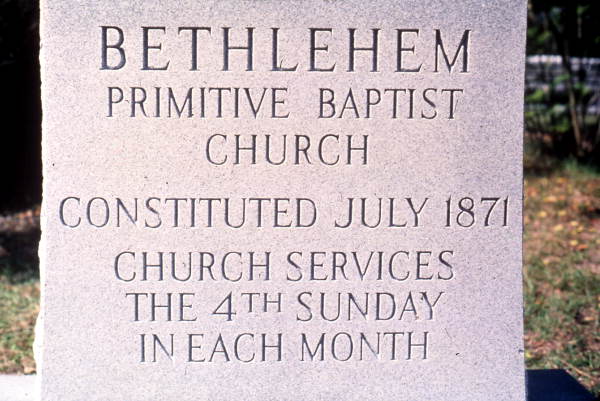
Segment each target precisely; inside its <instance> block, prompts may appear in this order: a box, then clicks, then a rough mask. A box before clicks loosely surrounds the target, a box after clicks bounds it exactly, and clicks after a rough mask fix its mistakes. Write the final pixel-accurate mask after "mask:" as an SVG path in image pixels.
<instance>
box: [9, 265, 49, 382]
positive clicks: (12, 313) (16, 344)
mask: <svg viewBox="0 0 600 401" xmlns="http://www.w3.org/2000/svg"><path fill="white" fill-rule="evenodd" d="M6 270H8V269H6ZM6 270H5V271H4V272H2V273H0V372H2V373H33V372H34V371H35V362H34V361H33V353H32V349H31V347H32V344H33V338H34V326H35V319H36V317H37V313H38V308H39V307H38V302H39V282H38V280H37V278H35V277H28V278H27V277H23V276H22V275H21V274H15V273H14V272H10V273H9V274H8V275H7V274H6ZM11 270H12V269H11Z"/></svg>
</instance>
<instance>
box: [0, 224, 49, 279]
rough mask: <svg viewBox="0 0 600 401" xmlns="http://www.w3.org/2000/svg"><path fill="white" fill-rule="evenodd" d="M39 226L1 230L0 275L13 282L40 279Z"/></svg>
mask: <svg viewBox="0 0 600 401" xmlns="http://www.w3.org/2000/svg"><path fill="white" fill-rule="evenodd" d="M39 241H40V230H39V227H32V228H31V229H29V230H27V231H23V232H10V233H6V232H0V275H1V276H4V277H5V278H6V280H7V281H8V282H9V283H11V284H20V283H25V282H28V281H31V280H38V279H39V259H38V244H39Z"/></svg>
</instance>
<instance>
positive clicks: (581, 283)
mask: <svg viewBox="0 0 600 401" xmlns="http://www.w3.org/2000/svg"><path fill="white" fill-rule="evenodd" d="M525 165H526V174H525V214H524V216H525V218H524V220H525V221H524V224H525V237H524V241H525V244H524V251H525V268H524V289H525V295H524V296H525V329H526V334H525V342H526V361H527V367H528V368H533V369H557V368H558V369H566V370H567V371H569V373H571V374H572V375H573V376H574V377H576V378H578V380H579V381H580V382H581V383H582V384H584V385H585V386H586V387H588V388H589V389H591V390H592V392H594V393H595V394H598V393H600V337H599V336H598V333H599V332H600V314H599V310H600V308H599V304H600V171H599V170H597V169H594V168H589V167H584V166H581V165H578V164H577V163H575V162H570V161H567V162H564V161H557V160H555V159H552V158H550V157H545V156H543V155H542V154H540V153H539V152H536V151H532V150H530V151H529V152H528V156H527V157H526V160H525ZM38 240H39V208H34V209H30V210H26V211H22V212H20V213H14V214H11V215H7V216H0V373H25V374H30V373H34V372H35V362H34V360H33V355H32V351H31V344H32V342H33V338H34V324H35V318H36V316H37V312H38V298H39V290H40V289H39V281H38V270H37V242H38Z"/></svg>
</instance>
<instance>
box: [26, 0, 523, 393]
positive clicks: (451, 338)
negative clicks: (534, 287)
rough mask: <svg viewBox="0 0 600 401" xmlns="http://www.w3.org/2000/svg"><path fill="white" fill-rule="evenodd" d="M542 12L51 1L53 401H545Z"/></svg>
mask: <svg viewBox="0 0 600 401" xmlns="http://www.w3.org/2000/svg"><path fill="white" fill-rule="evenodd" d="M525 17H526V1H525V0H502V1H500V0H493V1H481V0H460V1H454V2H451V3H443V2H438V1H433V0H418V1H417V0H403V1H400V2H392V1H371V2H364V1H358V0H344V1H325V0H308V1H289V2H288V1H286V2H281V1H274V0H261V1H256V0H254V1H249V0H232V1H214V0H209V1H202V2H197V1H191V0H183V1H180V2H177V4H176V5H175V4H174V3H165V2H159V1H157V0H149V1H143V2H142V1H127V2H125V1H110V2H108V1H89V0H80V1H66V0H43V1H42V2H41V18H42V19H41V25H40V27H41V38H42V51H41V62H42V82H43V84H42V96H43V113H44V120H43V143H42V147H43V162H44V200H43V208H42V209H43V210H42V220H41V221H42V232H43V236H42V242H41V246H40V258H41V279H42V289H43V292H42V307H41V314H40V319H39V324H38V334H39V335H38V336H37V338H36V360H37V362H38V366H39V372H40V376H41V380H40V387H39V391H40V393H39V397H40V398H39V399H43V400H45V401H55V400H56V401H59V400H60V401H71V400H72V401H75V400H82V399H85V400H90V401H94V400H102V401H110V400H123V399H126V400H130V401H138V400H139V401H141V400H182V401H185V400H195V401H197V400H211V401H218V400H240V399H243V400H247V401H251V400H257V401H258V400H261V401H265V400H278V401H282V400H298V399H302V400H340V399H344V400H349V401H350V400H364V399H369V400H390V399H394V400H417V399H418V400H431V401H434V400H435V401H439V400H456V401H459V400H461V401H462V400H465V399H469V400H475V401H476V400H491V399H493V400H496V401H498V400H507V401H508V400H510V401H515V400H524V399H525V378H524V374H523V340H522V334H523V329H522V325H523V322H522V289H521V266H522V257H521V247H522V212H521V211H522V115H523V105H522V103H523V76H524V44H525V20H526V18H525ZM284 152H285V153H284Z"/></svg>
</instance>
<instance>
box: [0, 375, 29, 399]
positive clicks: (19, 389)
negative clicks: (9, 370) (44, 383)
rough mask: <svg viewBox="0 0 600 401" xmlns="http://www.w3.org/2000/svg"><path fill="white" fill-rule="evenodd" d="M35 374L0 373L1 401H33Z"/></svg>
mask: <svg viewBox="0 0 600 401" xmlns="http://www.w3.org/2000/svg"><path fill="white" fill-rule="evenodd" d="M35 379H36V376H35V375H26V376H23V375H0V401H33V399H34V389H35Z"/></svg>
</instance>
